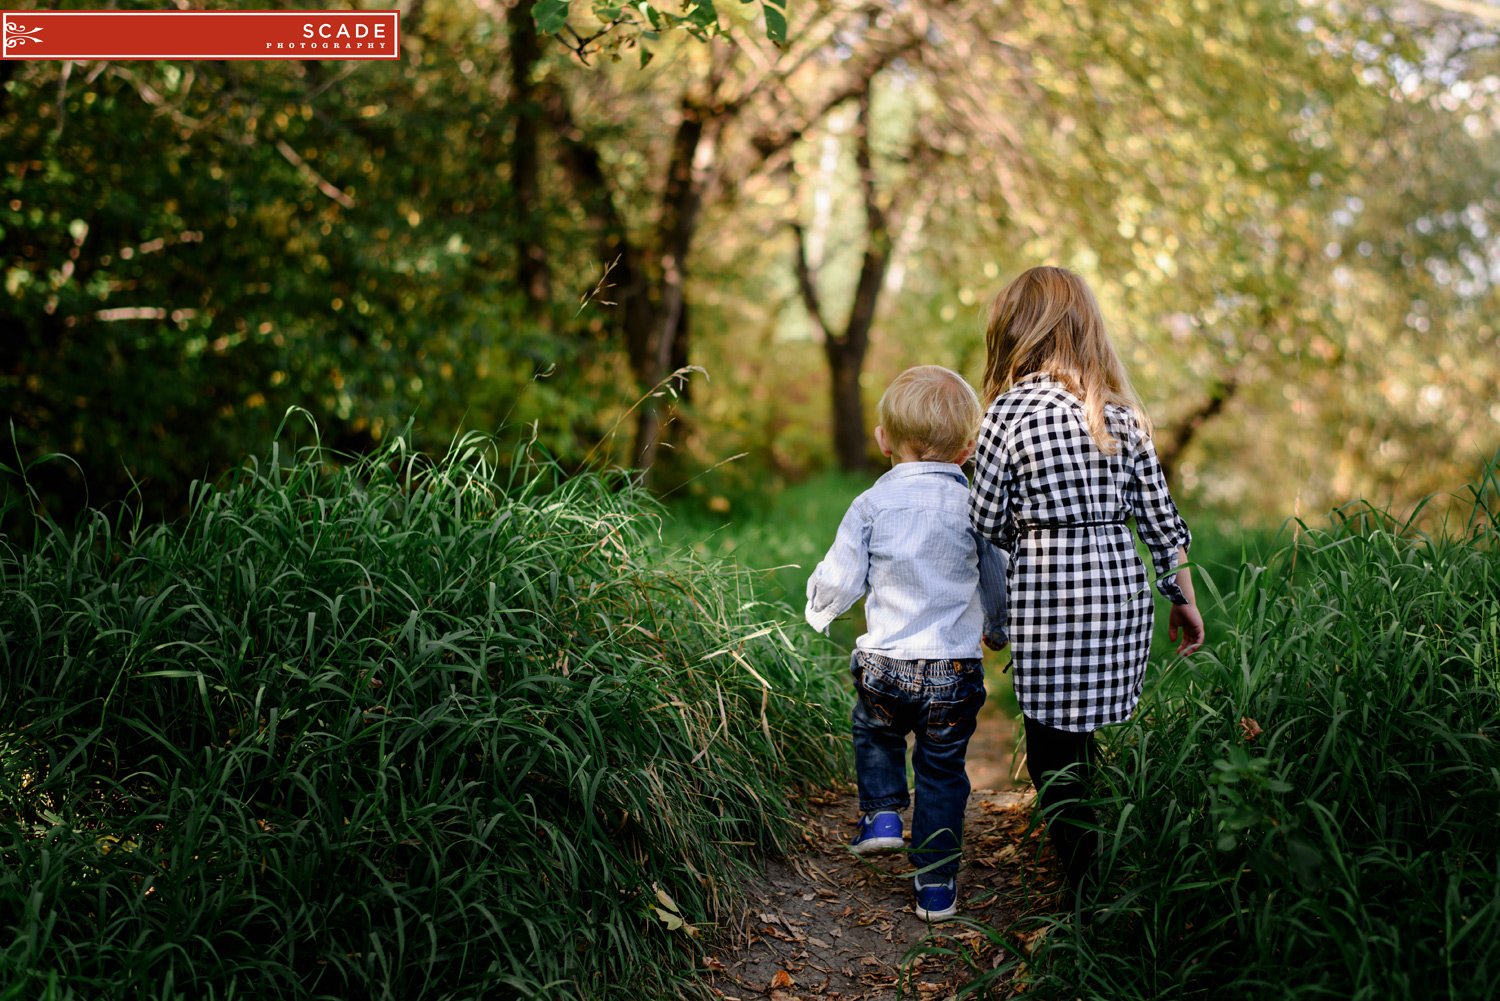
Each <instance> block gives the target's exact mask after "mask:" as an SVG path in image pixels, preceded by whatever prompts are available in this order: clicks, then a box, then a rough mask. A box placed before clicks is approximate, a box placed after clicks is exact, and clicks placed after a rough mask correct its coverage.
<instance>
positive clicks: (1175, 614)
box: [1167, 605, 1203, 657]
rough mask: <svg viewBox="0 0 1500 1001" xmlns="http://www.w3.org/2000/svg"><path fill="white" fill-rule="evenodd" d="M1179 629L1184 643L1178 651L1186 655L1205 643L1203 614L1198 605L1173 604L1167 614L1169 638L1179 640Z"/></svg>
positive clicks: (1173, 640)
mask: <svg viewBox="0 0 1500 1001" xmlns="http://www.w3.org/2000/svg"><path fill="white" fill-rule="evenodd" d="M1178 630H1181V631H1182V645H1181V646H1179V647H1178V648H1177V652H1178V653H1180V654H1182V655H1183V656H1184V657H1187V656H1190V655H1191V654H1194V653H1196V652H1197V651H1198V648H1199V647H1201V646H1202V645H1203V616H1202V615H1201V614H1199V612H1198V606H1197V605H1173V606H1172V611H1171V614H1169V615H1168V616H1167V639H1169V640H1171V641H1172V642H1173V643H1176V642H1177V633H1178Z"/></svg>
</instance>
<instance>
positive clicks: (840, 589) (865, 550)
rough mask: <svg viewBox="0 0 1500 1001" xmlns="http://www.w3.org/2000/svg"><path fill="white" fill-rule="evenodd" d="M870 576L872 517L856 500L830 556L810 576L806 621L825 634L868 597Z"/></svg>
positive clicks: (846, 513) (834, 540) (831, 547)
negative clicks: (856, 603) (866, 595)
mask: <svg viewBox="0 0 1500 1001" xmlns="http://www.w3.org/2000/svg"><path fill="white" fill-rule="evenodd" d="M869 576H870V519H869V516H868V513H867V509H866V507H865V505H864V504H862V503H859V502H856V503H854V504H853V505H851V506H850V508H849V510H848V511H846V512H845V513H844V520H843V521H841V522H839V530H838V534H836V535H835V536H834V539H833V545H832V546H830V547H829V549H828V555H827V556H824V557H823V561H822V562H821V563H819V564H818V565H817V568H816V569H814V570H813V572H812V576H811V577H809V578H807V608H806V610H805V611H804V612H803V615H804V616H805V617H806V619H807V624H808V625H810V626H812V627H813V628H814V629H816V630H817V631H818V632H820V633H826V632H827V631H828V626H829V624H830V623H831V622H833V620H834V619H836V618H838V617H839V616H840V615H843V614H844V613H845V612H847V611H848V610H849V609H850V608H851V607H852V606H853V605H854V603H855V602H856V601H858V600H859V599H860V598H863V597H864V596H865V591H866V590H867V589H868V586H869Z"/></svg>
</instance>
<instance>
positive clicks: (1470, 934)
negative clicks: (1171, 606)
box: [970, 465, 1500, 999]
mask: <svg viewBox="0 0 1500 1001" xmlns="http://www.w3.org/2000/svg"><path fill="white" fill-rule="evenodd" d="M1469 500H1470V506H1471V508H1472V511H1473V516H1472V517H1470V518H1469V519H1468V520H1467V522H1466V523H1464V524H1462V525H1455V526H1454V527H1453V530H1452V531H1451V532H1449V533H1447V534H1444V535H1441V536H1424V535H1420V534H1416V533H1414V532H1412V531H1411V523H1410V522H1409V521H1408V522H1405V523H1397V522H1395V521H1393V520H1392V519H1390V518H1389V517H1386V516H1385V515H1383V514H1382V513H1380V512H1379V511H1376V510H1374V509H1372V508H1369V507H1368V506H1364V507H1360V508H1351V509H1347V510H1346V511H1344V512H1342V513H1341V515H1340V516H1338V517H1337V518H1336V519H1335V524H1334V525H1333V527H1332V528H1331V529H1328V530H1321V531H1313V530H1303V531H1302V532H1300V533H1299V537H1298V539H1297V544H1296V545H1295V546H1292V547H1288V548H1287V549H1285V550H1283V551H1282V552H1281V553H1279V554H1278V555H1277V556H1276V557H1275V558H1274V559H1273V560H1272V561H1271V563H1270V565H1269V566H1257V565H1253V564H1247V565H1245V566H1244V567H1243V569H1242V571H1241V573H1240V575H1239V578H1238V581H1237V584H1236V587H1235V589H1234V591H1233V593H1231V594H1228V595H1225V596H1224V597H1225V604H1226V607H1227V608H1228V609H1229V610H1230V611H1231V612H1232V620H1231V621H1232V625H1231V626H1230V628H1229V629H1228V630H1227V632H1226V633H1225V634H1223V635H1220V636H1218V637H1212V639H1214V640H1215V641H1214V642H1213V643H1212V645H1211V646H1209V647H1207V648H1205V650H1204V652H1203V653H1202V654H1200V655H1199V656H1197V657H1195V658H1193V659H1192V660H1190V661H1187V662H1183V661H1180V660H1179V661H1177V662H1176V663H1174V664H1171V665H1168V666H1167V667H1166V674H1165V676H1163V677H1162V678H1161V679H1160V683H1159V684H1157V685H1156V686H1155V688H1154V690H1153V691H1152V692H1148V696H1147V698H1146V700H1145V701H1144V702H1143V703H1142V706H1141V709H1140V710H1139V711H1138V712H1137V714H1136V716H1135V718H1134V720H1133V721H1132V722H1131V723H1130V724H1128V725H1126V726H1122V727H1118V728H1111V729H1110V730H1108V731H1106V740H1105V745H1104V746H1105V749H1104V762H1103V765H1102V767H1101V768H1100V769H1099V772H1098V774H1099V791H1100V793H1101V798H1100V799H1099V801H1098V805H1099V807H1100V810H1101V819H1102V825H1101V826H1102V828H1103V833H1104V838H1103V844H1104V846H1105V854H1104V858H1103V860H1102V861H1103V869H1104V880H1103V883H1102V885H1101V886H1100V887H1099V888H1098V889H1097V892H1096V893H1094V894H1093V895H1092V897H1091V899H1089V900H1087V901H1085V903H1086V905H1087V906H1088V908H1089V909H1094V908H1098V909H1100V910H1099V911H1098V916H1097V918H1096V920H1095V921H1094V922H1093V924H1092V926H1091V928H1089V929H1088V930H1087V931H1080V925H1078V924H1075V923H1074V922H1073V921H1072V920H1071V919H1068V918H1058V919H1056V927H1055V928H1054V929H1052V931H1051V933H1050V934H1049V936H1048V937H1047V939H1046V943H1047V944H1046V946H1045V947H1044V950H1043V952H1042V953H1040V954H1039V955H1038V956H1037V957H1034V958H1033V959H1032V960H1031V964H1032V968H1033V970H1032V977H1033V979H1034V984H1033V988H1032V989H1033V991H1035V992H1036V993H1037V995H1038V996H1043V997H1066V998H1075V997H1082V998H1100V999H1103V998H1109V999H1118V998H1201V997H1216V998H1223V997H1256V998H1341V999H1342V998H1371V999H1376V998H1378V999H1387V998H1395V999H1404V998H1413V999H1415V998H1432V997H1444V998H1474V999H1479V998H1490V997H1493V996H1495V994H1496V992H1497V991H1500V546H1497V545H1496V538H1497V532H1500V504H1497V482H1496V475H1495V467H1494V466H1493V465H1492V466H1491V467H1489V468H1488V469H1487V470H1486V471H1485V473H1484V475H1483V476H1482V477H1481V478H1480V480H1479V481H1478V482H1477V483H1476V484H1475V485H1473V486H1471V487H1470V488H1469ZM1200 593H1201V592H1200ZM1148 687H1149V686H1148ZM1252 721H1253V725H1252ZM1257 728H1258V729H1259V730H1261V731H1263V732H1260V733H1259V734H1257V733H1256V730H1257ZM1007 975H1008V974H1007ZM997 979H1003V978H999V977H991V976H986V977H983V978H981V979H980V980H978V981H976V982H975V983H974V984H973V985H971V988H970V992H971V993H976V994H978V993H983V992H984V991H985V990H987V989H988V988H989V987H990V986H992V985H993V984H994V982H995V981H996V980H997Z"/></svg>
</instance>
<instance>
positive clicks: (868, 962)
mask: <svg viewBox="0 0 1500 1001" xmlns="http://www.w3.org/2000/svg"><path fill="white" fill-rule="evenodd" d="M860 962H861V963H863V964H864V965H865V966H879V965H880V960H878V959H876V958H875V957H874V956H863V957H861V958H860Z"/></svg>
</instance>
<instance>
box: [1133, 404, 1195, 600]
mask: <svg viewBox="0 0 1500 1001" xmlns="http://www.w3.org/2000/svg"><path fill="white" fill-rule="evenodd" d="M1131 430H1132V432H1133V437H1134V438H1135V442H1134V445H1135V448H1134V450H1133V451H1134V454H1133V455H1132V456H1131V465H1132V468H1133V471H1134V474H1135V475H1134V484H1133V486H1134V488H1135V496H1134V497H1132V498H1130V500H1131V505H1130V506H1131V509H1132V511H1133V512H1134V514H1135V527H1136V531H1137V532H1139V533H1140V536H1141V541H1142V542H1144V543H1145V544H1146V549H1147V551H1148V552H1150V554H1151V564H1152V567H1153V568H1154V569H1155V571H1156V589H1157V590H1158V591H1160V592H1161V593H1162V595H1163V596H1165V597H1166V598H1167V599H1168V600H1169V601H1171V602H1172V604H1174V605H1185V604H1187V603H1188V601H1187V596H1186V595H1184V594H1183V593H1182V588H1180V587H1178V586H1177V579H1176V574H1174V573H1173V571H1174V570H1175V569H1176V568H1177V563H1178V559H1177V551H1178V549H1179V548H1186V547H1187V546H1189V545H1191V544H1192V541H1193V536H1192V533H1191V532H1189V531H1188V527H1187V523H1186V522H1184V521H1183V520H1182V515H1180V514H1178V512H1177V505H1176V504H1174V503H1172V495H1171V493H1169V492H1168V490H1167V477H1166V474H1165V473H1164V472H1162V468H1161V461H1160V460H1159V459H1157V457H1156V446H1155V445H1154V444H1153V443H1152V441H1151V439H1150V438H1149V437H1147V436H1146V435H1144V434H1142V433H1141V432H1140V431H1139V430H1138V429H1136V428H1134V427H1132V429H1131Z"/></svg>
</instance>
